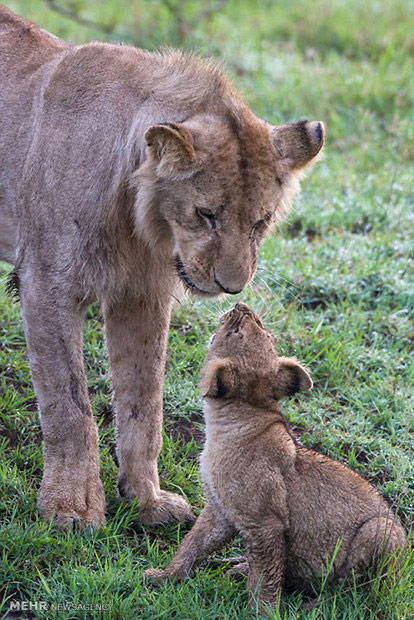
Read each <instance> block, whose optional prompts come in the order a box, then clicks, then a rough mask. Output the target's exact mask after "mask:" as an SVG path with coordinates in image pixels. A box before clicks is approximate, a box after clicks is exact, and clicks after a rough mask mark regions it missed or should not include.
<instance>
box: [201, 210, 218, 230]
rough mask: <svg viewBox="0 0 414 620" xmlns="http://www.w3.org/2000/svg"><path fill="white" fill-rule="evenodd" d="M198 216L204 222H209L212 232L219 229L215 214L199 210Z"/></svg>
mask: <svg viewBox="0 0 414 620" xmlns="http://www.w3.org/2000/svg"><path fill="white" fill-rule="evenodd" d="M197 215H198V216H199V217H201V218H202V219H203V220H205V221H206V222H208V224H209V225H210V226H211V228H212V230H216V228H217V220H216V216H215V215H214V213H212V212H211V211H209V210H208V209H197Z"/></svg>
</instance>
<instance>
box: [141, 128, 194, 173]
mask: <svg viewBox="0 0 414 620" xmlns="http://www.w3.org/2000/svg"><path fill="white" fill-rule="evenodd" d="M145 140H146V143H147V145H148V150H149V152H150V155H151V156H152V157H153V158H154V159H155V160H156V161H157V162H158V167H157V172H158V175H159V176H160V177H164V178H169V179H174V178H180V177H181V178H182V177H183V176H187V175H188V174H189V173H191V172H192V171H193V169H194V166H195V162H196V153H195V150H194V140H193V135H192V133H191V131H190V130H189V129H187V127H185V126H184V125H180V124H178V123H164V124H162V125H152V126H151V127H150V128H149V129H147V131H146V133H145Z"/></svg>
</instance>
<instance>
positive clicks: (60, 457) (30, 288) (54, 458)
mask: <svg viewBox="0 0 414 620" xmlns="http://www.w3.org/2000/svg"><path fill="white" fill-rule="evenodd" d="M20 281H21V286H20V295H21V302H22V318H23V322H24V327H25V333H26V340H27V347H28V352H29V358H30V369H31V372H32V377H33V383H34V387H35V391H36V396H37V398H38V402H39V408H40V412H41V426H42V433H43V460H44V473H43V480H42V485H41V488H40V492H39V498H38V506H39V509H40V512H41V513H42V515H43V516H44V517H45V518H46V519H47V520H55V522H56V523H57V525H59V526H60V527H65V528H66V527H71V526H72V524H74V523H79V525H80V526H81V527H87V526H100V525H103V524H104V523H105V496H104V491H103V487H102V482H101V479H100V471H99V457H98V433H97V428H96V424H95V422H94V419H93V416H92V411H91V408H90V405H89V400H88V393H87V388H86V380H85V376H84V372H83V364H82V321H83V312H81V311H80V310H79V308H78V307H77V306H76V304H71V303H70V301H69V300H68V299H65V293H64V292H63V291H57V290H56V289H54V288H53V287H51V286H50V284H49V282H48V281H46V280H41V279H39V278H38V277H36V276H35V275H34V274H31V273H28V272H27V273H25V272H24V270H23V269H22V271H21V278H20Z"/></svg>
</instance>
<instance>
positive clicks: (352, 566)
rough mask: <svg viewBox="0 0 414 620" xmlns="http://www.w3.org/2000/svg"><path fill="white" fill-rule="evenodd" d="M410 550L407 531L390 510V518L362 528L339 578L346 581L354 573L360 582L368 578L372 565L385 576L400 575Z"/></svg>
mask: <svg viewBox="0 0 414 620" xmlns="http://www.w3.org/2000/svg"><path fill="white" fill-rule="evenodd" d="M406 546H407V538H406V535H405V532H404V528H403V527H402V525H401V524H400V522H399V521H398V519H397V518H396V517H395V516H394V514H393V513H392V511H391V509H389V513H388V514H386V515H383V516H379V517H373V518H372V519H369V520H368V521H366V522H365V523H363V524H362V525H361V527H360V528H359V529H358V531H357V533H356V534H355V536H354V538H353V539H352V541H351V544H350V547H349V551H348V554H347V557H346V560H345V562H344V564H343V565H342V566H341V568H340V569H339V570H338V573H337V576H338V578H339V579H344V578H346V577H348V576H349V575H350V574H351V572H352V571H354V573H355V577H356V579H357V581H358V580H361V579H363V578H364V577H365V574H366V570H367V568H368V567H369V566H372V565H374V566H376V567H377V568H378V569H380V570H382V572H383V573H386V572H389V573H392V572H394V571H396V572H398V568H399V564H400V561H401V558H402V555H403V552H404V549H405V548H406Z"/></svg>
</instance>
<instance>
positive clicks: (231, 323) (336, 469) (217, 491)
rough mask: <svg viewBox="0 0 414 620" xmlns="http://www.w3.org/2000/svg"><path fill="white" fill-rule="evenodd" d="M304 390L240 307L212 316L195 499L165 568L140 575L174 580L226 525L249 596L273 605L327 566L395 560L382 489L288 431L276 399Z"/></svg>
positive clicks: (222, 537)
mask: <svg viewBox="0 0 414 620" xmlns="http://www.w3.org/2000/svg"><path fill="white" fill-rule="evenodd" d="M311 387H312V381H311V379H310V377H309V375H308V373H307V371H306V370H305V369H304V368H303V366H301V365H300V363H299V362H297V361H296V360H295V359H292V358H281V357H278V356H277V354H276V351H275V348H274V344H273V340H272V338H271V336H270V334H269V333H267V332H266V331H265V330H264V329H263V328H262V325H261V322H260V319H259V318H258V317H257V316H256V315H254V313H253V312H251V311H250V310H249V308H248V307H247V306H245V305H243V304H238V305H237V306H236V308H235V309H234V310H233V311H231V312H229V313H228V314H227V315H225V316H224V318H223V319H222V322H221V326H220V329H219V331H218V332H217V334H216V336H215V338H214V340H213V342H212V344H211V346H210V349H209V352H208V355H207V358H206V361H205V363H204V366H203V369H202V375H201V393H202V394H203V396H204V397H205V400H204V416H205V422H206V444H205V447H204V450H203V453H202V455H201V467H200V471H201V477H202V480H203V484H204V488H205V492H206V498H207V505H206V507H205V508H204V510H203V511H202V513H201V515H200V516H199V517H198V519H197V521H196V523H195V525H194V527H193V528H192V530H191V531H190V532H189V533H188V534H187V536H186V537H185V538H184V540H183V542H182V545H181V547H180V548H179V549H178V551H177V552H176V554H175V555H174V557H173V559H172V561H171V563H170V564H169V566H168V567H167V568H166V569H165V570H157V569H150V570H148V571H146V578H147V579H150V580H153V581H163V580H167V579H175V580H181V579H183V578H184V577H186V576H187V575H189V574H190V573H191V571H192V570H193V568H194V567H195V566H196V564H197V563H198V562H199V561H201V560H202V559H204V558H206V557H207V556H208V555H209V554H211V553H212V552H213V551H216V550H218V549H219V548H220V547H221V546H222V545H223V544H224V543H226V542H227V541H229V540H230V539H231V538H232V537H233V536H234V535H235V534H236V533H239V534H241V536H242V537H243V539H244V542H245V545H246V551H247V563H246V564H245V565H244V566H240V567H239V570H243V571H244V572H246V573H247V587H248V590H249V593H250V595H251V598H252V601H253V602H254V601H255V600H256V597H258V598H259V600H260V601H262V602H264V603H270V604H275V603H276V602H277V600H278V595H279V590H280V587H281V584H282V581H283V580H285V581H286V583H287V584H289V585H290V586H293V587H297V588H300V589H303V590H309V591H312V587H315V588H317V585H318V581H320V580H321V579H322V578H323V576H326V575H327V574H328V567H330V573H329V575H328V578H329V580H330V581H334V580H342V579H345V578H346V577H349V576H350V575H351V573H352V571H354V573H355V576H356V579H357V580H360V579H361V578H363V577H364V574H365V573H366V570H367V568H368V567H370V566H372V565H376V566H377V569H379V568H380V567H381V563H382V562H384V564H383V566H386V564H387V562H388V568H391V567H394V568H395V567H396V565H398V560H401V557H402V551H403V550H404V548H405V546H406V544H407V540H406V535H405V532H404V529H403V527H402V526H401V524H400V522H399V520H398V518H397V517H396V516H395V515H394V513H393V512H392V510H391V509H390V508H389V506H388V505H387V503H386V502H385V500H384V499H383V497H382V496H381V495H380V494H379V493H378V492H377V491H376V490H375V489H374V488H373V487H372V486H371V485H370V484H368V482H366V481H365V480H363V478H361V477H360V476H358V475H357V474H355V473H354V472H353V471H351V470H350V469H348V468H346V467H345V466H343V465H341V464H340V463H337V462H335V461H332V460H331V459H329V458H327V457H326V456H323V455H321V454H318V453H316V452H313V451H312V450H307V449H306V448H304V447H302V446H301V445H299V444H298V443H297V442H295V440H294V439H293V437H292V435H291V433H290V432H289V428H288V425H287V423H286V421H285V419H284V417H283V415H282V413H281V411H280V408H279V406H278V400H279V399H280V398H283V397H285V396H289V395H292V394H294V393H296V392H298V391H301V390H308V389H310V388H311ZM393 554H394V556H395V557H391V556H393Z"/></svg>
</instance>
